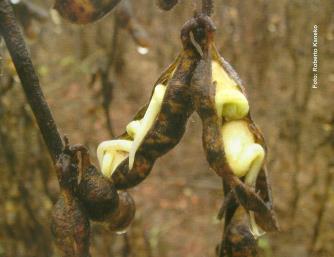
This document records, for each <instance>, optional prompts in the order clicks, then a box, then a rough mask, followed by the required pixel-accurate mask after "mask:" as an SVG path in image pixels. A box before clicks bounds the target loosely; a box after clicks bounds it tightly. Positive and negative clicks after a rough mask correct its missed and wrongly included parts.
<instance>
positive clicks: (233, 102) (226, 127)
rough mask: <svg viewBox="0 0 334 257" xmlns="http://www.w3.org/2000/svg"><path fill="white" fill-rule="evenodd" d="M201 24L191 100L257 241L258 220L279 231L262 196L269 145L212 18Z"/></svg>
mask: <svg viewBox="0 0 334 257" xmlns="http://www.w3.org/2000/svg"><path fill="white" fill-rule="evenodd" d="M197 23H198V24H202V25H201V26H202V31H201V33H198V34H197V35H196V31H194V37H195V41H196V42H195V44H197V48H199V49H200V51H201V52H202V57H201V59H200V60H199V61H198V64H197V66H196V68H195V71H194V73H193V77H192V82H191V95H192V99H193V102H194V106H195V110H196V112H197V113H198V114H199V116H200V118H201V120H202V124H203V133H202V140H203V147H204V150H205V153H206V157H207V160H208V162H209V164H210V167H211V168H212V169H213V170H214V171H215V172H216V173H217V174H218V175H219V176H221V177H222V178H223V179H224V181H225V182H226V184H228V185H229V187H230V189H231V190H230V191H231V193H232V194H234V197H235V199H236V200H237V201H238V202H239V203H240V204H241V205H242V206H243V207H244V208H245V209H246V210H247V211H248V212H249V220H250V226H251V228H252V230H253V233H254V234H255V236H259V235H260V234H261V232H260V230H259V229H258V227H257V223H256V220H255V217H257V220H259V219H261V220H263V222H260V224H261V227H262V228H263V229H265V230H268V231H272V230H276V229H277V228H278V226H277V222H276V219H275V216H274V213H273V211H272V204H271V198H270V197H266V198H262V197H264V195H260V196H259V195H257V193H256V191H259V190H261V191H263V192H265V191H266V192H269V191H270V190H269V184H268V181H267V180H265V182H264V183H258V184H257V183H256V181H257V179H258V175H259V173H260V172H261V170H262V169H263V167H264V165H265V157H266V145H265V142H264V139H263V136H262V133H261V132H260V130H259V129H258V127H257V126H256V125H255V123H254V122H253V120H252V118H251V115H250V108H249V103H248V99H247V96H246V93H245V90H244V88H243V86H242V83H241V80H240V79H239V78H238V76H237V75H236V72H235V71H234V70H233V69H232V68H231V66H230V65H228V64H227V62H225V61H224V60H223V59H222V58H221V57H220V55H219V53H218V51H217V50H216V47H215V45H214V42H213V38H214V30H213V29H212V28H213V27H212V25H211V24H212V22H211V20H210V18H208V17H207V16H198V17H197ZM259 186H261V187H262V188H261V189H260V188H257V187H259ZM263 187H265V188H263ZM229 199H233V197H231V196H229V197H226V198H225V201H231V200H229ZM224 206H225V207H226V206H228V204H225V205H224ZM254 213H255V214H254ZM264 224H266V225H264Z"/></svg>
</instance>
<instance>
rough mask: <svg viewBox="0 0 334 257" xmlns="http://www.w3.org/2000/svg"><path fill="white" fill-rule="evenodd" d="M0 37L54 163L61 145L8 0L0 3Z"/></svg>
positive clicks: (60, 150)
mask: <svg viewBox="0 0 334 257" xmlns="http://www.w3.org/2000/svg"><path fill="white" fill-rule="evenodd" d="M0 34H2V36H3V38H4V40H5V42H6V45H7V48H8V50H9V53H10V55H11V58H12V60H13V63H14V65H15V68H16V71H17V74H18V76H19V78H20V80H21V84H22V87H23V90H24V92H25V95H26V97H27V100H28V103H29V105H30V107H31V109H32V111H33V113H34V115H35V118H36V120H37V124H38V126H39V129H40V130H41V133H42V135H43V138H44V141H45V143H46V145H47V147H48V150H49V153H50V155H51V157H52V159H53V161H55V160H56V159H57V158H58V157H59V155H60V154H61V152H62V149H63V143H62V140H61V137H60V135H59V132H58V129H57V127H56V124H55V121H54V119H53V117H52V114H51V111H50V109H49V106H48V104H47V103H46V101H45V97H44V95H43V92H42V90H41V88H40V83H39V79H38V77H37V74H36V72H35V69H34V67H33V64H32V62H31V58H30V54H29V52H28V49H27V46H26V44H25V42H24V39H23V36H22V33H21V31H20V28H19V26H18V24H17V21H16V19H15V16H14V13H13V9H12V7H11V5H10V4H9V2H8V1H7V0H0Z"/></svg>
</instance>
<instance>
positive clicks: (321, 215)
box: [309, 167, 334, 256]
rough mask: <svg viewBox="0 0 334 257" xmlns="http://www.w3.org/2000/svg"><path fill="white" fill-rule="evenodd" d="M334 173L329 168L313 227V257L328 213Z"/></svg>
mask: <svg viewBox="0 0 334 257" xmlns="http://www.w3.org/2000/svg"><path fill="white" fill-rule="evenodd" d="M333 173H334V172H333V171H332V170H331V167H328V171H327V174H326V182H325V189H324V193H323V196H322V198H321V202H320V207H319V210H318V213H317V220H316V222H315V224H314V226H313V234H312V237H311V243H310V248H309V256H313V254H314V252H315V246H316V243H317V241H318V238H319V235H320V229H321V224H322V221H323V218H324V215H325V212H326V207H327V202H328V200H329V196H330V191H331V185H332V181H333Z"/></svg>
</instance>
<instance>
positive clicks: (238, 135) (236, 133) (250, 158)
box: [222, 120, 265, 238]
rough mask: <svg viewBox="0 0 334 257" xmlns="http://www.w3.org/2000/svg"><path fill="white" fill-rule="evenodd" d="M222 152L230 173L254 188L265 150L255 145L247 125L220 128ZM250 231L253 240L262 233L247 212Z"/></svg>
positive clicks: (228, 125) (236, 123) (252, 216)
mask: <svg viewBox="0 0 334 257" xmlns="http://www.w3.org/2000/svg"><path fill="white" fill-rule="evenodd" d="M222 137H223V144H224V151H225V153H226V159H227V162H228V164H229V166H230V168H231V170H232V172H233V173H234V174H235V175H236V176H238V177H245V183H246V184H247V185H249V186H253V187H254V186H255V182H256V178H257V176H258V174H259V171H260V170H261V167H262V165H263V162H264V158H265V150H264V149H263V147H262V146H261V145H260V144H257V143H255V138H254V135H253V134H252V132H251V131H250V130H249V127H248V123H247V122H246V121H243V120H238V121H230V122H227V123H226V124H224V125H223V127H222ZM248 215H249V220H250V230H251V232H252V234H253V235H254V237H255V238H257V237H260V236H261V235H263V233H262V232H261V231H260V229H259V228H258V226H257V224H256V222H255V218H254V213H253V212H249V214H248Z"/></svg>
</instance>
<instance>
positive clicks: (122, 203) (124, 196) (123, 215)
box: [106, 192, 136, 232]
mask: <svg viewBox="0 0 334 257" xmlns="http://www.w3.org/2000/svg"><path fill="white" fill-rule="evenodd" d="M135 214H136V205H135V202H134V200H133V199H132V197H131V195H130V194H129V193H127V192H119V205H118V208H117V210H116V211H115V212H114V213H113V214H112V215H110V216H109V217H108V219H107V220H106V221H107V222H108V228H109V229H110V230H111V231H116V232H123V231H124V230H125V229H126V228H127V227H128V226H129V225H130V224H131V222H132V220H133V218H134V217H135Z"/></svg>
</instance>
